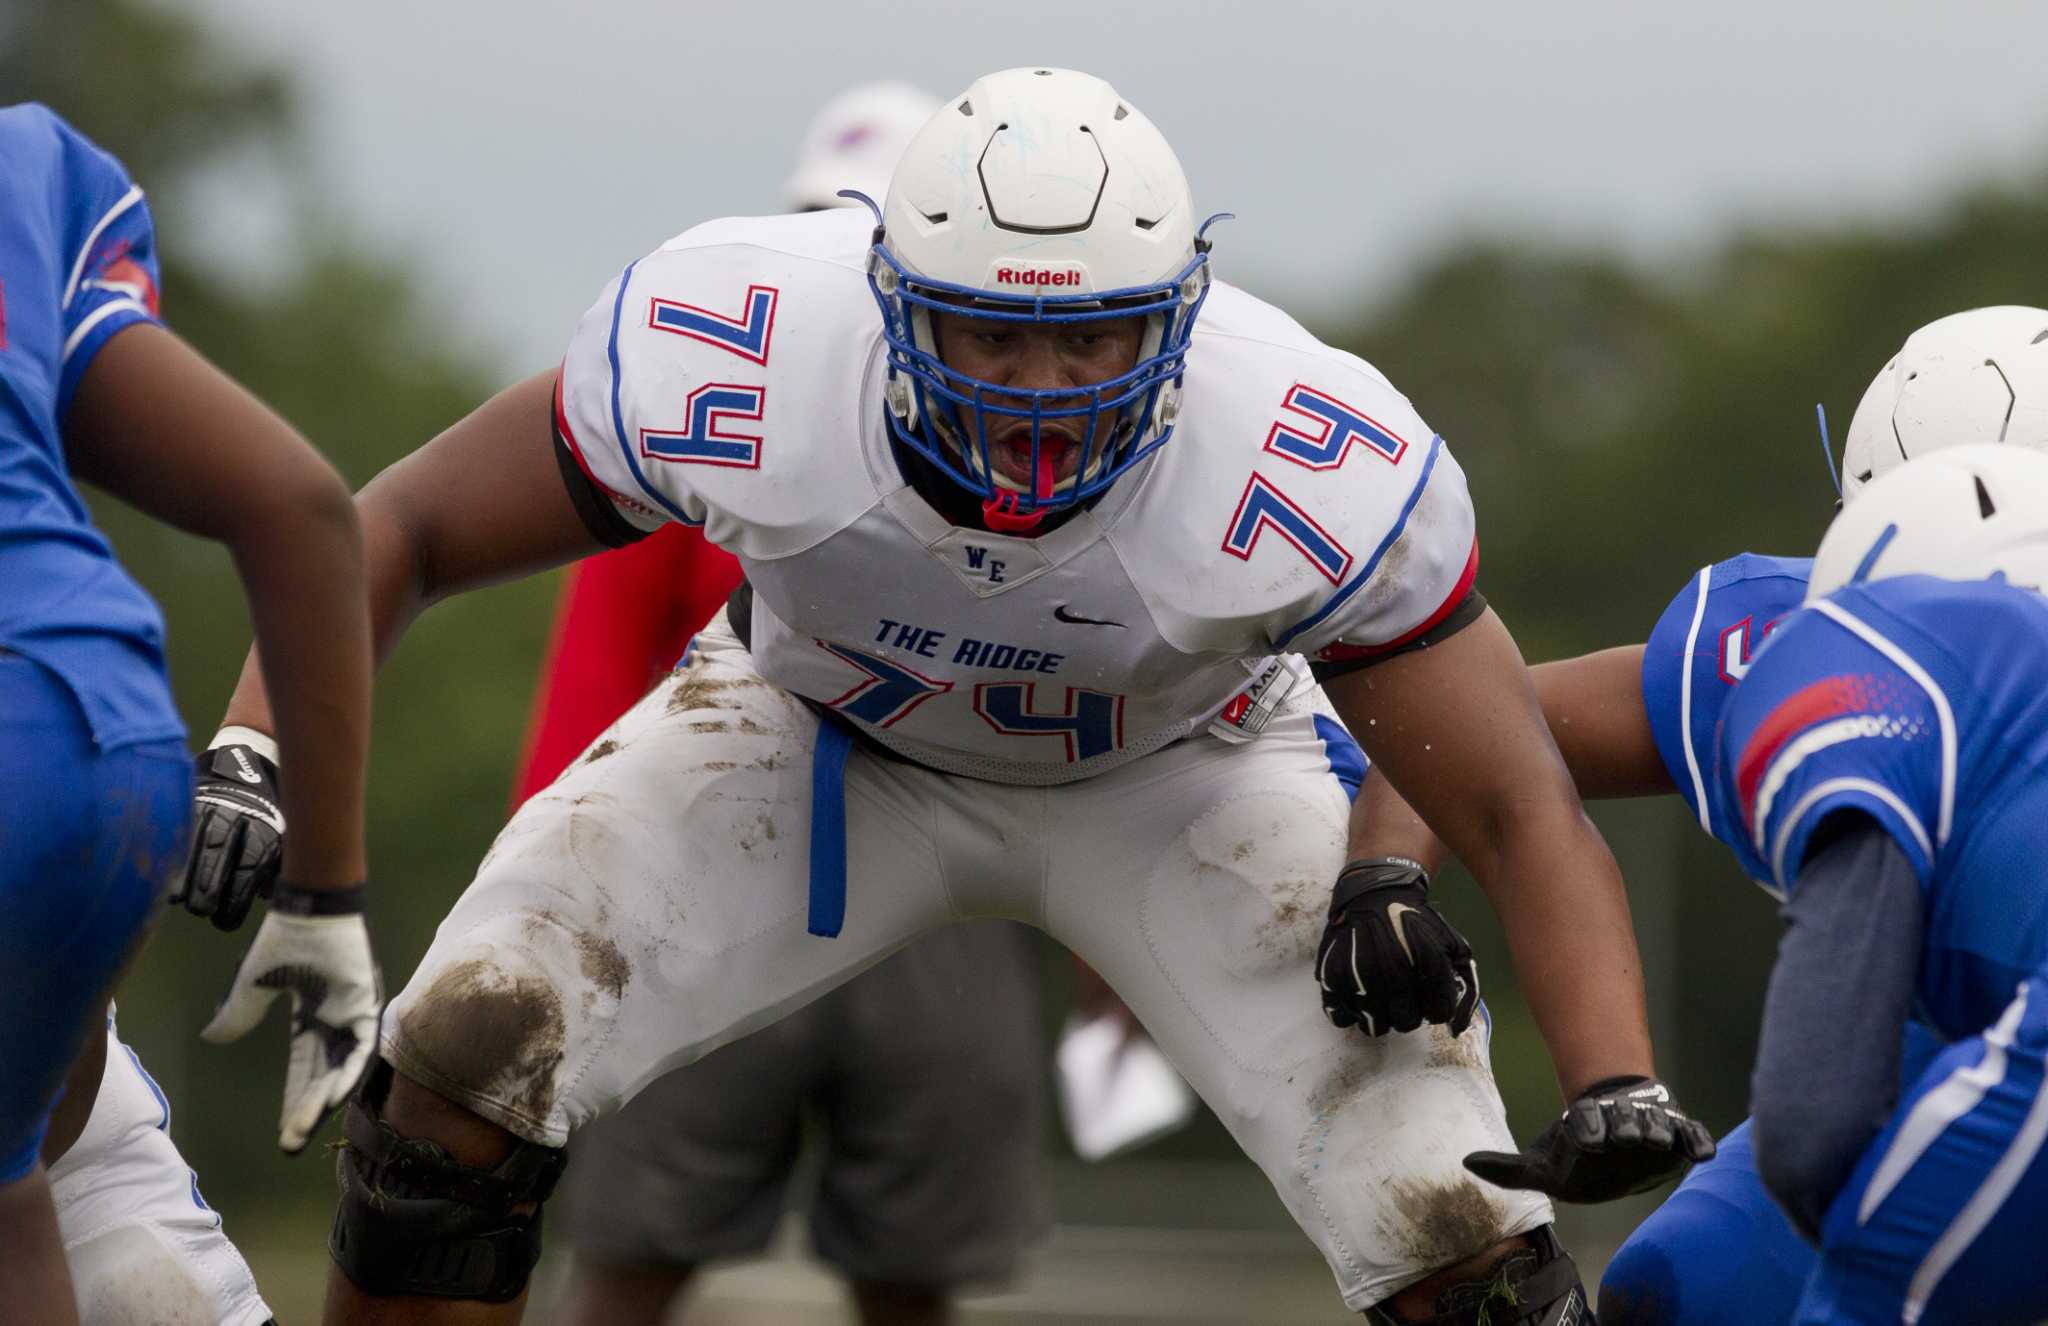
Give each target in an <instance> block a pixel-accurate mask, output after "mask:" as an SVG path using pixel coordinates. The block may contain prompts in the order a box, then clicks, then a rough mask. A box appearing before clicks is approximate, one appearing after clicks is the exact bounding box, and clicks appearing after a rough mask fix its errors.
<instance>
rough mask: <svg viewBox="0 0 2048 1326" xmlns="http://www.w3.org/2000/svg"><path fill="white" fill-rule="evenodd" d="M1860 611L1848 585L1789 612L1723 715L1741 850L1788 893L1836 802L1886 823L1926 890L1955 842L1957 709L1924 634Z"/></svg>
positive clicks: (1723, 753)
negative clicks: (1922, 656) (1916, 637)
mask: <svg viewBox="0 0 2048 1326" xmlns="http://www.w3.org/2000/svg"><path fill="white" fill-rule="evenodd" d="M1858 606H1859V602H1858V596H1857V594H1856V591H1854V590H1851V591H1847V592H1845V593H1844V594H1838V595H1835V596H1832V597H1830V598H1827V599H1823V600H1820V601H1818V602H1816V603H1813V604H1810V605H1808V607H1807V608H1806V610H1804V611H1803V612H1801V613H1799V614H1798V615H1796V616H1794V617H1792V618H1790V619H1788V620H1787V621H1786V622H1785V624H1784V625H1783V626H1782V627H1781V628H1780V629H1779V631H1778V632H1777V635H1776V638H1775V639H1774V640H1773V641H1772V642H1771V645H1770V648H1769V649H1767V650H1765V651H1764V652H1763V653H1762V654H1761V655H1760V656H1758V658H1757V659H1756V661H1755V663H1754V665H1753V666H1752V668H1751V670H1750V673H1749V676H1748V677H1747V678H1746V679H1745V680H1744V681H1743V684H1742V685H1741V686H1740V687H1739V688H1737V689H1736V691H1735V693H1734V695H1733V696H1732V697H1730V699H1729V701H1728V707H1727V713H1726V716H1725V717H1724V719H1723V722H1722V729H1721V741H1720V762H1719V768H1718V771H1717V776H1718V778H1719V780H1720V784H1721V794H1722V796H1723V797H1725V798H1726V800H1727V804H1728V806H1729V808H1730V810H1731V812H1732V813H1733V814H1734V815H1735V816H1736V817H1737V820H1738V823H1739V832H1738V834H1737V838H1738V841H1737V842H1736V843H1734V844H1732V845H1733V846H1734V847H1735V848H1736V851H1737V853H1738V855H1740V856H1741V857H1742V858H1743V861H1744V863H1745V866H1746V867H1747V868H1748V869H1749V870H1750V872H1751V873H1752V874H1753V875H1755V876H1756V877H1757V878H1758V879H1759V880H1764V881H1769V882H1770V883H1771V884H1774V885H1775V886H1776V887H1777V889H1778V890H1779V891H1781V892H1783V891H1784V890H1787V889H1789V888H1790V887H1791V884H1792V882H1793V881H1794V880H1795V879H1796V878H1797V876H1798V874H1799V869H1800V866H1801V864H1802V862H1803V861H1804V859H1805V856H1806V851H1807V846H1808V844H1809V842H1810V841H1811V839H1812V836H1813V833H1814V830H1815V829H1817V828H1818V827H1819V826H1820V824H1821V823H1822V822H1823V821H1825V820H1826V819H1827V817H1828V816H1829V815H1831V814H1833V813H1835V812H1836V811H1841V810H1854V811H1859V812H1862V813H1863V814H1866V815H1868V816H1870V817H1871V818H1872V819H1873V820H1875V821H1876V822H1877V823H1878V824H1879V825H1880V826H1882V827H1883V829H1884V830H1885V832H1886V833H1888V834H1889V835H1890V836H1891V837H1892V839H1893V840H1894V841H1896V842H1897V843H1898V845H1899V847H1900V849H1901V850H1902V851H1903V852H1904V853H1905V854H1906V857H1907V859H1908V860H1909V861H1911V862H1912V864H1913V868H1914V870H1915V872H1916V873H1917V874H1918V875H1919V877H1920V881H1921V884H1922V885H1923V887H1924V886H1926V885H1927V884H1928V883H1929V882H1930V881H1931V879H1932V876H1933V871H1934V862H1935V858H1936V856H1937V854H1938V853H1939V852H1940V850H1941V847H1942V845H1943V843H1944V842H1945V841H1946V839H1947V837H1948V831H1949V821H1950V819H1951V817H1952V815H1953V811H1954V798H1955V776H1956V759H1957V757H1956V721H1955V715H1954V714H1953V713H1952V712H1951V710H1950V708H1949V703H1948V699H1947V696H1946V695H1945V694H1944V693H1943V690H1942V688H1941V687H1940V685H1939V684H1937V682H1936V681H1935V679H1934V677H1933V676H1932V675H1931V673H1930V671H1929V668H1928V667H1927V666H1926V665H1925V664H1924V663H1923V662H1922V661H1921V660H1919V659H1917V658H1915V657H1914V655H1913V653H1912V652H1910V649H1911V648H1912V647H1913V642H1911V641H1908V640H1903V639H1901V638H1900V637H1898V636H1897V635H1895V634H1892V633H1888V632H1887V631H1886V630H1885V629H1884V628H1883V623H1882V622H1879V623H1877V624H1873V622H1872V621H1871V620H1870V619H1869V618H1868V617H1867V616H1866V615H1864V614H1862V613H1860V612H1858V611H1857V609H1858Z"/></svg>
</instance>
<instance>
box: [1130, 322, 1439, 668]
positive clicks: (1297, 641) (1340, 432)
mask: <svg viewBox="0 0 2048 1326" xmlns="http://www.w3.org/2000/svg"><path fill="white" fill-rule="evenodd" d="M1211 309H1214V310H1215V311H1216V312H1217V313H1218V314H1219V316H1218V317H1216V318H1215V320H1214V322H1213V323H1212V322H1211V320H1210V317H1209V313H1210V310H1211ZM1113 538H1114V540H1115V542H1116V544H1117V547H1118V550H1119V553H1120V555H1121V556H1122V557H1123V558H1124V561H1125V564H1126V565H1127V566H1128V567H1129V569H1130V571H1131V574H1132V576H1133V578H1134V579H1135V580H1136V581H1137V583H1138V584H1139V585H1140V586H1141V588H1142V590H1143V592H1144V593H1145V594H1146V596H1147V599H1148V601H1149V602H1150V604H1151V606H1152V608H1153V612H1154V615H1155V617H1156V618H1157V619H1158V620H1159V622H1160V624H1161V628H1162V630H1164V631H1165V632H1166V633H1167V635H1168V638H1169V639H1172V640H1174V642H1175V643H1176V644H1178V645H1180V646H1181V647H1183V648H1203V649H1215V648H1242V649H1249V650H1258V649H1274V648H1284V649H1291V650H1295V651H1299V652H1302V653H1307V654H1312V655H1318V656H1322V657H1326V658H1339V657H1355V656H1357V654H1358V653H1360V652H1371V651H1374V650H1377V649H1385V648H1392V647H1394V646H1395V645H1397V644H1399V643H1401V642H1402V641H1403V640H1404V638H1407V637H1410V636H1412V635H1414V634H1416V633H1417V632H1419V631H1421V630H1424V629H1427V627H1428V626H1430V625H1432V624H1433V623H1434V622H1435V621H1436V620H1438V619H1440V618H1441V617H1442V616H1443V615H1444V614H1445V613H1446V612H1448V611H1449V610H1450V609H1451V608H1453V607H1455V606H1456V605H1457V603H1458V602H1459V601H1461V600H1462V599H1463V598H1464V597H1465V595H1466V594H1467V593H1469V592H1470V590H1471V587H1472V579H1473V576H1474V574H1475V573H1476V570H1477V544H1476V541H1475V537H1474V526H1473V515H1472V505H1471V499H1470V497H1469V495H1468V494H1467V492H1466V489H1465V479H1464V474H1463V472H1462V471H1460V470H1459V468H1458V465H1457V462H1456V461H1454V460H1452V459H1451V456H1450V453H1449V451H1448V450H1447V449H1446V448H1445V447H1444V445H1443V442H1442V439H1440V438H1438V437H1437V436H1436V435H1435V434H1434V433H1433V432H1432V431H1431V430H1430V428H1429V426H1428V425H1427V424H1426V423H1424V422H1423V421H1422V418H1421V416H1420V415H1418V414H1417V413H1416V412H1415V409H1414V407H1413V406H1411V405H1410V404H1409V403H1408V400H1407V398H1406V397H1404V396H1402V395H1401V393H1400V392H1398V391H1396V390H1394V388H1393V387H1392V386H1391V385H1390V384H1389V383H1388V382H1387V380H1386V378H1385V377H1383V376H1381V374H1380V373H1379V371H1378V370H1377V369H1375V368H1373V367H1372V365H1370V364H1368V363H1366V362H1365V361H1364V360H1362V359H1359V358H1358V357H1357V356H1355V355H1351V354H1346V353H1344V352H1343V351H1340V350H1335V349H1332V348H1330V347H1329V346H1326V345H1323V344H1322V343H1321V342H1319V341H1317V340H1315V338H1313V337H1311V336H1309V335H1308V333H1306V332H1304V331H1302V330H1301V328H1300V327H1299V326H1298V325H1297V324H1295V323H1294V322H1293V321H1292V319H1289V318H1287V317H1286V316H1285V315H1284V314H1281V313H1280V312H1279V311H1278V310H1275V309H1272V308H1271V307H1270V306H1268V305H1265V304H1262V303H1261V302H1260V301H1257V300H1254V299H1252V298H1251V297H1250V296H1248V295H1245V294H1244V293H1243V292H1241V291H1237V290H1233V289H1231V288H1230V287H1227V286H1226V287H1222V288H1221V289H1219V290H1218V292H1217V293H1216V294H1214V295H1212V296H1211V299H1210V303H1209V306H1208V308H1205V310H1204V312H1203V321H1202V323H1201V324H1200V327H1199V329H1198V330H1197V331H1196V333H1195V338H1194V346H1193V348H1192V350H1191V351H1190V353H1189V358H1188V373H1187V382H1186V399H1185V404H1184V406H1183V408H1182V412H1181V422H1180V425H1179V431H1178V432H1177V433H1176V434H1175V436H1174V437H1173V439H1172V440H1171V441H1170V442H1169V443H1168V445H1167V446H1166V447H1164V448H1162V449H1161V451H1160V463H1159V465H1158V467H1157V470H1156V472H1155V473H1153V474H1152V475H1150V476H1148V477H1147V479H1146V480H1145V488H1144V491H1143V493H1142V494H1141V495H1140V496H1139V498H1138V499H1137V501H1136V502H1134V503H1133V508H1132V510H1131V511H1130V512H1129V513H1128V514H1127V515H1126V516H1124V517H1123V518H1120V519H1119V520H1118V521H1117V522H1116V526H1115V530H1114V532H1113Z"/></svg>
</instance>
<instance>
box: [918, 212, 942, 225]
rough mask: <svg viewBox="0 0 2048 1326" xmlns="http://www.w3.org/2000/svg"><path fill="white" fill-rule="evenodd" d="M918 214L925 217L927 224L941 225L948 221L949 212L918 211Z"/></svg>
mask: <svg viewBox="0 0 2048 1326" xmlns="http://www.w3.org/2000/svg"><path fill="white" fill-rule="evenodd" d="M918 215H919V216H921V217H923V218H924V219H925V223H926V224H927V225H934V226H940V225H944V224H945V223H946V217H947V215H948V213H945V212H919V213H918Z"/></svg>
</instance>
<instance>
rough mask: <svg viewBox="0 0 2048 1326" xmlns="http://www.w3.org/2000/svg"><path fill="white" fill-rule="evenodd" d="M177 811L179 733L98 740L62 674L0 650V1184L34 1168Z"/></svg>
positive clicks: (166, 874)
mask: <svg viewBox="0 0 2048 1326" xmlns="http://www.w3.org/2000/svg"><path fill="white" fill-rule="evenodd" d="M191 814H192V759H191V756H190V755H189V754H188V753H187V752H186V750H185V747H184V743H182V742H178V741H159V742H150V743H145V744H140V745H133V746H126V747H122V748H119V749H116V750H112V751H101V750H99V749H98V748H97V747H96V746H95V745H94V744H93V740H92V734H91V731H90V729H89V728H88V727H87V725H86V720H85V715H84V714H83V712H82V711H81V710H80V709H79V707H78V703H77V701H76V700H75V699H74V698H73V697H72V695H71V692H70V691H69V690H68V689H67V688H66V687H65V685H64V683H63V682H62V681H60V680H59V679H58V678H57V677H56V676H55V675H54V674H53V673H50V672H48V671H46V670H44V669H43V668H42V667H41V666H39V665H37V664H35V663H31V662H29V661H28V660H27V659H25V658H22V657H21V656H19V655H17V654H12V653H8V652H6V651H4V650H0V1184H5V1183H12V1182H14V1181H15V1180H17V1179H20V1178H21V1177H23V1176H24V1175H26V1174H28V1173H29V1171H31V1170H32V1169H34V1168H35V1164H36V1156H37V1152H38V1151H39V1150H40V1148H41V1146H42V1139H43V1132H44V1129H45V1128H46V1127H47V1126H48V1124H49V1118H50V1109H51V1107H52V1106H53V1105H54V1104H55V1103H56V1099H57V1095H58V1093H59V1091H60V1090H61V1089H62V1087H63V1083H64V1077H65V1074H66V1073H67V1072H68V1071H69V1070H70V1067H71V1063H72V1060H73V1059H74V1058H76V1057H77V1054H78V1051H79V1048H80V1046H82V1045H83V1044H84V1037H85V1036H86V1034H87V1033H88V1032H90V1033H92V1034H94V1035H99V1034H101V1030H100V1024H99V1022H98V1021H96V1020H95V1015H96V1014H97V1013H98V1012H99V1008H100V1005H101V1003H102V1001H103V1000H104V999H105V998H106V997H107V995H108V994H109V993H110V992H111V990H112V988H113V984H114V980H115V978H116V977H117V976H119V975H120V972H121V969H122V967H123V966H124V965H126V963H127V960H128V957H129V955H130V954H131V953H132V952H133V951H134V949H135V947H136V945H137V944H138V943H139V942H140V941H141V939H142V936H143V934H144V932H145V931H146V930H147V928H148V925H149V921H150V918H151V916H152V915H153V914H154V912H155V910H156V906H157V903H158V900H159V899H160V898H161V897H162V894H163V890H164V888H165V886H166V885H167V884H168V882H169V880H170V878H171V873H172V872H173V871H174V870H177V869H180V868H182V866H183V864H184V860H185V850H186V837H187V834H188V832H189V828H190V820H191Z"/></svg>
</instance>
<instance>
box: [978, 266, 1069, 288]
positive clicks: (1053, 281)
mask: <svg viewBox="0 0 2048 1326" xmlns="http://www.w3.org/2000/svg"><path fill="white" fill-rule="evenodd" d="M996 284H998V285H1028V286H1043V285H1052V286H1062V285H1079V284H1081V273H1079V272H1076V271H1065V272H1056V271H1054V270H1053V269H1052V268H1050V267H998V268H996Z"/></svg>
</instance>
